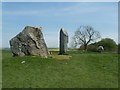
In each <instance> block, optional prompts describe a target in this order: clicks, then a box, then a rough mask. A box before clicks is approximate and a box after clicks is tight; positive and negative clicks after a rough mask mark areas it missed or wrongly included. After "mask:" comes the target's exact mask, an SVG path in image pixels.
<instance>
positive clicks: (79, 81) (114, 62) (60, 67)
mask: <svg viewBox="0 0 120 90" xmlns="http://www.w3.org/2000/svg"><path fill="white" fill-rule="evenodd" d="M69 56H71V57H70V58H67V59H66V57H67V56H65V58H64V56H57V53H56V52H53V58H48V59H45V58H40V57H30V56H26V57H12V54H11V53H10V52H9V51H3V88H30V87H31V88H68V87H69V88H117V87H118V56H117V54H110V53H103V54H98V53H81V54H80V53H78V52H70V53H69ZM60 58H61V59H60ZM22 61H25V63H23V64H22V63H21V62H22Z"/></svg>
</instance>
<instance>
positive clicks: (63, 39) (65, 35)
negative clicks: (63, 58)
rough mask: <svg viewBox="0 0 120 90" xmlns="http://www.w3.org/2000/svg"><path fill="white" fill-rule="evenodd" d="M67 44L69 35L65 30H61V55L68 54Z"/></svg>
mask: <svg viewBox="0 0 120 90" xmlns="http://www.w3.org/2000/svg"><path fill="white" fill-rule="evenodd" d="M67 44H68V33H67V32H66V31H65V30H64V29H63V28H61V30H60V48H59V50H60V51H59V54H60V55H64V54H67Z"/></svg>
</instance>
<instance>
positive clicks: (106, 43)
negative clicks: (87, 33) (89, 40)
mask: <svg viewBox="0 0 120 90" xmlns="http://www.w3.org/2000/svg"><path fill="white" fill-rule="evenodd" d="M96 45H97V46H100V45H101V46H103V47H104V49H105V51H115V50H116V49H117V44H116V42H115V41H114V40H113V39H111V38H105V39H102V40H101V41H99V42H97V43H96Z"/></svg>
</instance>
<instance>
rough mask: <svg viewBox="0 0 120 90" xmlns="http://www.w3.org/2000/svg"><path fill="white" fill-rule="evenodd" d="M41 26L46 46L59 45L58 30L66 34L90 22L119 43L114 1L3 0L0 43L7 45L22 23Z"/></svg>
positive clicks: (70, 34)
mask: <svg viewBox="0 0 120 90" xmlns="http://www.w3.org/2000/svg"><path fill="white" fill-rule="evenodd" d="M28 25H30V26H37V27H39V26H41V27H42V28H43V30H42V31H43V34H44V39H45V42H46V44H47V46H48V47H59V31H60V29H61V28H64V29H65V30H66V31H67V32H68V35H69V46H70V42H71V38H72V36H73V35H74V32H75V31H76V30H77V28H78V27H80V26H81V25H90V26H92V27H93V28H94V29H95V30H96V31H99V32H100V33H101V36H102V38H112V39H114V40H115V41H116V43H118V3H117V2H3V3H2V47H3V48H6V47H10V46H9V40H10V39H11V38H12V37H14V36H15V35H17V34H18V33H19V32H21V31H22V30H23V29H24V27H25V26H28Z"/></svg>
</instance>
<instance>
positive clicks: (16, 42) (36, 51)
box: [10, 26, 49, 57]
mask: <svg viewBox="0 0 120 90" xmlns="http://www.w3.org/2000/svg"><path fill="white" fill-rule="evenodd" d="M41 30H42V28H41V27H40V28H37V27H31V26H26V27H25V28H24V30H23V31H22V32H20V33H19V34H18V35H16V36H15V37H14V38H12V39H11V40H10V48H11V51H12V53H13V56H25V55H35V56H41V57H47V56H48V55H49V52H48V49H47V46H46V43H45V41H44V38H43V34H42V31H41Z"/></svg>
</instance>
